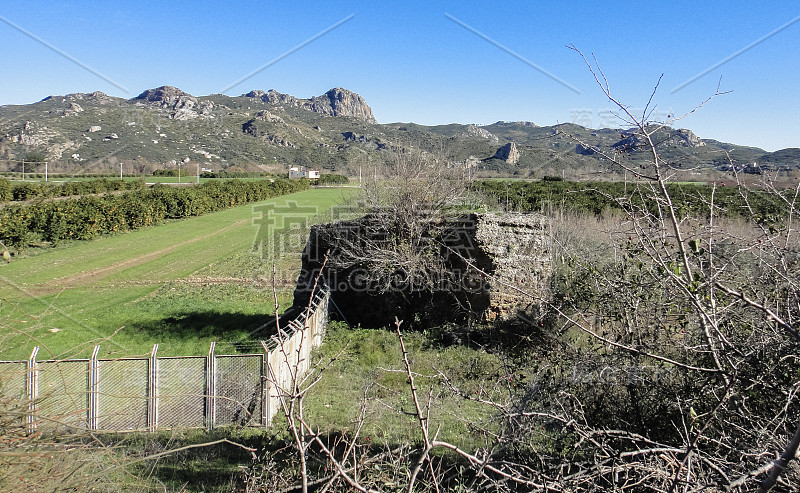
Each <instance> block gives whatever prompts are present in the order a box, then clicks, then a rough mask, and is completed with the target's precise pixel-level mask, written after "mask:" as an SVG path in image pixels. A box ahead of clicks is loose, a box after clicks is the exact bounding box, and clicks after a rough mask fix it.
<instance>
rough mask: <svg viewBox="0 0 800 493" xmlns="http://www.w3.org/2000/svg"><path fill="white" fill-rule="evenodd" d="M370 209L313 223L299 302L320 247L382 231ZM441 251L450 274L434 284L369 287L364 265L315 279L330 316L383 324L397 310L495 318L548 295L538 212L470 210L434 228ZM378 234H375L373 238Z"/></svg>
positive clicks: (332, 250)
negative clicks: (324, 288)
mask: <svg viewBox="0 0 800 493" xmlns="http://www.w3.org/2000/svg"><path fill="white" fill-rule="evenodd" d="M375 221H376V220H375V219H374V218H370V217H369V216H366V217H363V218H360V219H356V220H351V221H340V222H337V223H331V224H322V225H317V226H314V227H312V229H311V232H310V234H309V239H308V243H307V245H306V248H305V250H304V252H303V259H302V261H303V269H302V272H301V275H300V277H299V279H298V284H297V288H296V289H295V299H294V305H295V306H296V307H302V306H305V304H307V302H308V296H309V293H310V292H311V289H312V287H313V284H314V282H315V280H316V279H317V275H318V273H319V272H320V269H321V267H322V263H323V259H324V258H325V254H326V253H329V254H330V256H335V255H336V254H337V242H339V241H342V240H341V238H343V237H345V236H346V235H349V237H350V238H352V237H354V236H355V237H356V238H358V237H366V236H370V238H369V239H370V240H375V239H376V237H378V236H380V235H381V234H382V233H381V231H380V224H376V222H375ZM437 231H438V234H439V236H438V237H437V238H436V241H437V243H438V244H439V245H441V246H440V250H439V254H440V255H441V256H442V257H443V258H444V263H445V265H446V268H447V271H448V273H447V274H448V275H447V276H446V279H442V283H441V284H438V285H437V286H436V287H435V288H434V289H427V290H414V289H413V288H411V287H409V286H403V285H397V286H393V289H391V290H388V291H385V292H377V291H376V290H374V289H371V288H370V284H369V282H368V281H367V278H368V272H366V271H365V270H364V269H365V267H363V266H359V265H352V266H349V267H347V268H336V267H331V266H330V265H328V266H327V267H326V268H325V270H324V272H323V273H322V275H321V276H320V282H325V283H327V285H328V286H329V287H330V289H331V307H332V316H333V317H334V318H335V317H337V316H339V317H340V318H344V319H345V320H346V321H347V322H348V323H350V324H351V325H358V324H360V325H362V326H364V327H383V326H387V325H390V324H391V323H392V322H393V321H394V317H395V316H397V317H399V318H400V319H403V320H405V321H406V322H407V323H411V322H412V321H416V322H417V323H419V324H422V325H433V324H440V323H444V322H456V323H461V322H464V321H466V320H468V319H472V320H484V321H486V320H488V321H491V320H496V319H503V318H507V317H510V316H513V315H514V314H516V312H518V311H520V310H529V309H530V308H532V307H533V306H535V305H537V304H541V303H542V301H543V300H545V299H547V296H548V285H549V279H550V274H551V264H550V242H549V234H548V223H547V219H546V218H545V217H544V216H541V215H538V214H511V213H504V214H470V215H466V216H463V217H460V218H457V219H452V220H450V221H449V222H448V223H447V224H446V225H445V227H444V228H438V229H437ZM377 239H380V238H377Z"/></svg>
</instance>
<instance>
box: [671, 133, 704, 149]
mask: <svg viewBox="0 0 800 493" xmlns="http://www.w3.org/2000/svg"><path fill="white" fill-rule="evenodd" d="M673 142H674V143H675V144H677V145H679V146H681V147H702V146H704V145H706V143H705V142H703V141H702V139H700V137H698V136H697V135H695V134H694V132H692V131H691V130H689V129H687V128H680V129H678V131H677V132H675V133H674V134H673Z"/></svg>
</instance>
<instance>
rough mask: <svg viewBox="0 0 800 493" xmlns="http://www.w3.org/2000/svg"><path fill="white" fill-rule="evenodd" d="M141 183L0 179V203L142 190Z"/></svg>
mask: <svg viewBox="0 0 800 493" xmlns="http://www.w3.org/2000/svg"><path fill="white" fill-rule="evenodd" d="M144 186H145V185H144V182H142V181H121V180H106V179H96V180H85V181H70V182H65V183H41V182H25V183H17V182H11V181H9V180H6V179H0V202H9V201H21V200H31V199H36V198H53V197H70V196H73V195H89V194H97V193H106V192H116V191H119V190H139V189H142V188H144Z"/></svg>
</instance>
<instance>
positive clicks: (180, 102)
mask: <svg viewBox="0 0 800 493" xmlns="http://www.w3.org/2000/svg"><path fill="white" fill-rule="evenodd" d="M133 101H142V102H148V103H156V104H157V105H158V106H160V107H162V108H171V109H180V108H187V109H191V108H193V107H194V106H195V105H196V104H197V98H196V97H194V96H192V95H191V94H189V93H188V92H184V91H181V90H180V89H178V88H177V87H173V86H161V87H157V88H155V89H148V90H146V91H144V92H143V93H141V94H139V95H138V96H136V97H135V98H133Z"/></svg>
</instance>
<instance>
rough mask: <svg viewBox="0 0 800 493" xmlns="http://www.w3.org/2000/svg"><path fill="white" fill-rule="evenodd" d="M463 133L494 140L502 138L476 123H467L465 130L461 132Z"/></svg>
mask: <svg viewBox="0 0 800 493" xmlns="http://www.w3.org/2000/svg"><path fill="white" fill-rule="evenodd" d="M461 135H462V136H464V137H478V138H481V139H487V140H491V141H494V142H497V141H498V140H500V139H499V138H497V136H496V135H495V134H493V133H491V132H489V131H488V130H486V129H485V128H480V127H476V126H475V125H467V126H466V127H465V128H464V131H463V132H461Z"/></svg>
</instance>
